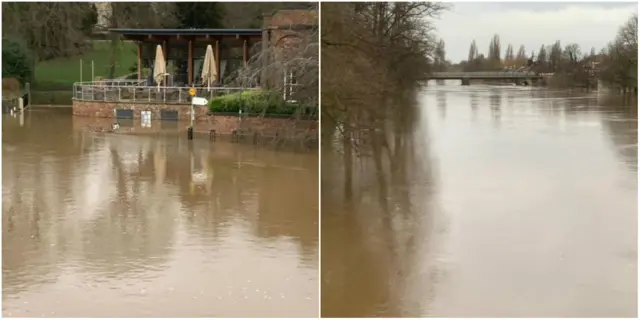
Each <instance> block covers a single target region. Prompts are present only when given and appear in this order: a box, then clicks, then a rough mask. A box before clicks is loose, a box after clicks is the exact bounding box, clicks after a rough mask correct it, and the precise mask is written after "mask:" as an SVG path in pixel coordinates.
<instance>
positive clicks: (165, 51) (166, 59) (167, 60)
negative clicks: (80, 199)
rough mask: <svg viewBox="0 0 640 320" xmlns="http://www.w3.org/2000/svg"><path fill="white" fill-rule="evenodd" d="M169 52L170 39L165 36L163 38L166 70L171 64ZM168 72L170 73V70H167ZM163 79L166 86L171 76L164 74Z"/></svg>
mask: <svg viewBox="0 0 640 320" xmlns="http://www.w3.org/2000/svg"><path fill="white" fill-rule="evenodd" d="M168 53H169V39H167V38H165V39H163V40H162V55H163V56H164V66H165V70H166V69H167V67H168V66H169V57H168V56H167V54H168ZM167 73H169V70H167ZM162 79H163V80H164V81H163V82H164V83H163V85H164V86H165V87H166V86H167V82H168V81H169V76H164V77H163V78H162Z"/></svg>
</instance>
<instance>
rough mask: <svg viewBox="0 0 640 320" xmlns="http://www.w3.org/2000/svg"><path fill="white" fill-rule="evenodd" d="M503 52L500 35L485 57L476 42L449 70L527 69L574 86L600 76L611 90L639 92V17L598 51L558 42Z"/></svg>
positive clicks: (636, 16)
mask: <svg viewBox="0 0 640 320" xmlns="http://www.w3.org/2000/svg"><path fill="white" fill-rule="evenodd" d="M501 52H502V46H501V42H500V37H499V35H497V34H496V35H494V36H493V38H492V39H491V41H490V43H489V47H488V51H487V55H486V56H485V55H484V54H482V53H479V50H478V45H477V43H476V41H475V40H473V41H472V42H471V44H470V46H469V54H468V57H467V60H464V61H461V62H460V63H459V64H457V65H452V66H450V68H449V69H450V70H451V69H454V70H461V71H468V72H472V71H497V70H513V69H516V70H517V69H519V68H528V70H531V71H535V72H538V73H550V74H554V78H555V80H557V81H556V83H558V84H559V85H567V86H573V85H575V84H581V83H583V82H585V81H588V80H589V79H591V78H596V77H597V78H598V79H600V80H601V81H603V82H604V83H605V84H606V85H608V86H610V87H614V88H620V89H622V90H625V91H626V90H629V89H632V88H635V89H636V90H637V82H638V80H637V79H638V77H637V66H638V15H637V14H634V15H632V16H631V17H630V18H629V19H628V20H627V21H626V22H625V24H624V25H622V26H621V27H620V29H619V31H618V33H617V35H616V37H615V38H614V40H613V41H611V42H610V43H609V44H608V45H607V46H606V47H605V48H602V49H601V50H600V51H599V52H596V49H595V48H591V49H590V50H589V51H588V52H586V51H582V48H580V46H579V45H578V44H575V43H569V44H566V45H564V46H563V45H562V43H561V42H560V41H559V40H558V41H555V42H554V43H552V44H548V45H545V44H543V45H541V46H540V48H539V49H538V50H537V52H536V51H531V53H530V54H528V53H527V51H526V49H525V46H524V45H520V46H519V48H518V51H517V53H515V54H514V46H513V45H512V44H508V45H507V47H506V50H505V52H504V55H501ZM443 60H444V59H443Z"/></svg>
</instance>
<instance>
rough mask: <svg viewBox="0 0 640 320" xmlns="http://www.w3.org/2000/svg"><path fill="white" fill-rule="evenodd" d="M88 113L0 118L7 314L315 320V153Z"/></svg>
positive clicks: (5, 304)
mask: <svg viewBox="0 0 640 320" xmlns="http://www.w3.org/2000/svg"><path fill="white" fill-rule="evenodd" d="M83 121H85V120H83V119H78V118H76V119H74V118H73V117H72V116H71V115H70V113H69V112H65V111H62V112H54V111H36V110H34V111H32V112H31V114H29V113H27V116H26V118H25V119H24V126H20V121H19V119H18V118H14V117H11V116H9V115H4V116H3V120H2V124H3V135H2V143H3V144H2V160H3V161H2V164H3V166H2V192H3V194H2V240H3V242H2V258H3V263H2V278H3V288H2V301H3V315H4V316H19V317H42V316H45V317H258V316H259V317H274V316H275V317H315V316H317V314H318V310H319V305H318V263H319V260H318V249H317V248H318V177H317V175H318V164H317V154H316V153H314V154H302V153H300V154H297V153H288V152H275V151H270V150H265V149H260V148H254V147H253V146H251V145H249V146H247V145H242V144H233V143H225V142H217V143H215V144H212V143H210V142H209V141H208V140H207V139H200V140H195V141H194V142H193V143H192V144H189V143H188V142H187V141H186V139H185V138H186V133H185V134H184V135H179V136H175V135H174V136H172V135H163V136H157V137H149V136H133V135H117V134H98V133H90V132H87V131H85V130H83V129H82V128H83V127H85V126H84V125H83V124H82V123H83Z"/></svg>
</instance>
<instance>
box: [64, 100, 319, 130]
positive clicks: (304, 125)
mask: <svg viewBox="0 0 640 320" xmlns="http://www.w3.org/2000/svg"><path fill="white" fill-rule="evenodd" d="M189 108H190V106H189V105H177V104H148V103H124V102H98V101H79V100H74V101H73V103H72V109H73V115H74V116H76V117H74V126H75V127H80V128H87V129H91V130H96V129H104V130H109V129H111V125H112V123H113V118H114V112H113V110H114V109H128V110H133V116H134V123H136V126H137V128H136V129H135V131H136V132H138V133H158V132H167V130H166V129H165V128H163V126H161V125H160V122H159V121H157V120H158V119H160V111H161V110H172V111H178V117H179V120H180V123H179V124H178V125H176V130H177V131H181V130H182V131H183V130H186V127H187V125H188V123H187V121H189ZM195 108H196V123H195V126H194V130H195V131H196V132H203V133H208V132H209V130H216V133H217V134H221V135H228V134H231V133H233V131H234V130H236V129H238V128H240V129H242V130H245V131H252V132H260V133H262V134H264V135H272V134H274V133H276V132H281V133H282V132H287V133H293V132H296V133H297V132H308V133H311V134H313V135H317V129H318V122H317V121H315V120H299V121H297V122H295V121H293V120H291V119H286V118H268V117H264V118H263V117H246V118H244V119H243V120H242V123H241V122H240V119H239V118H238V117H237V116H235V115H228V114H223V115H220V114H216V115H212V116H209V115H207V107H206V106H196V107H195ZM141 111H151V119H152V120H151V121H152V126H151V127H150V128H142V127H141V125H140V122H139V121H140V112H141ZM154 120H155V121H154ZM165 127H167V126H166V125H165ZM292 131H293V132H292Z"/></svg>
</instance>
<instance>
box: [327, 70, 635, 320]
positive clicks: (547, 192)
mask: <svg viewBox="0 0 640 320" xmlns="http://www.w3.org/2000/svg"><path fill="white" fill-rule="evenodd" d="M417 104H418V106H417V107H418V108H419V109H420V112H421V116H420V121H419V122H420V124H419V125H418V128H416V130H415V132H414V133H413V136H412V137H411V138H412V141H413V144H412V148H411V150H410V152H408V153H407V154H409V155H408V157H410V158H411V159H410V160H408V161H407V163H408V164H407V168H406V170H405V171H406V172H405V174H404V175H403V176H401V177H400V178H395V179H393V178H392V179H389V180H388V181H390V182H389V184H388V185H387V186H383V187H382V189H386V190H387V191H386V194H387V196H386V198H385V199H386V201H387V202H388V203H389V206H388V210H387V211H386V212H385V211H384V210H381V209H380V201H379V200H380V199H377V197H378V193H377V191H376V190H377V189H380V188H381V186H376V185H375V182H372V180H374V179H371V178H370V176H373V175H374V174H373V173H372V171H370V170H369V169H368V168H367V166H366V165H365V164H363V165H362V166H361V167H359V168H358V170H356V171H357V172H356V173H357V174H359V176H358V177H357V178H356V179H355V180H354V181H355V185H356V187H359V188H358V190H357V191H356V192H355V195H354V199H355V200H353V201H351V202H349V204H348V205H343V204H342V203H343V201H341V198H340V197H341V196H340V191H333V189H334V188H331V187H330V188H327V186H330V185H331V184H336V183H337V185H339V182H336V181H332V177H333V176H339V175H340V173H341V171H340V168H339V166H340V165H339V163H340V157H335V158H338V159H335V158H332V156H330V155H325V154H324V153H323V162H322V163H323V168H322V175H323V198H322V314H323V316H369V317H370V316H412V317H417V316H418V317H419V316H438V317H635V316H636V314H637V305H636V304H637V150H638V149H637V105H636V102H629V101H627V100H622V99H617V98H611V97H607V96H605V95H603V94H601V95H598V94H595V93H589V94H588V93H580V94H570V93H568V92H563V91H550V90H547V89H538V88H526V87H498V86H485V85H472V86H460V83H459V82H456V81H454V82H450V83H446V84H445V85H443V86H438V85H435V83H434V84H430V85H429V86H428V87H426V88H424V89H423V90H422V91H421V92H420V94H419V96H418V98H417ZM367 170H369V171H367ZM363 172H364V173H363ZM330 176H331V177H330ZM334 180H335V179H334ZM325 190H328V191H325Z"/></svg>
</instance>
